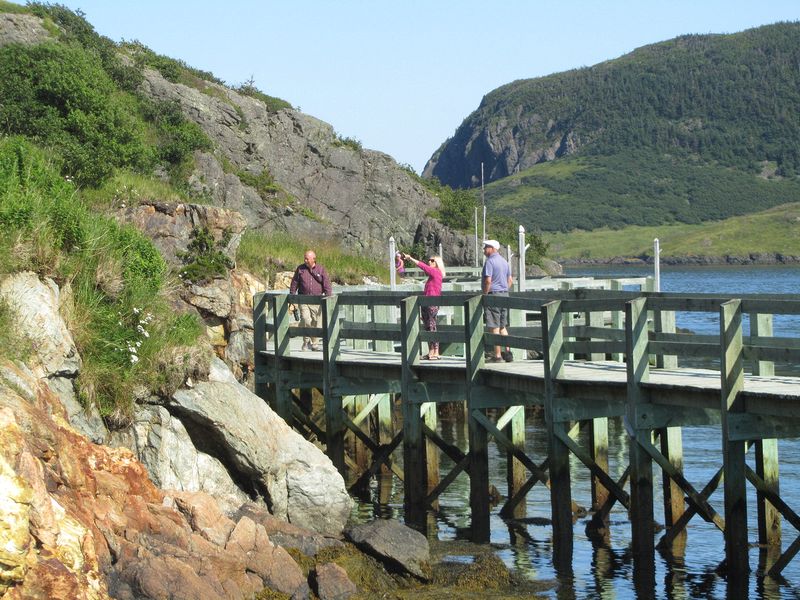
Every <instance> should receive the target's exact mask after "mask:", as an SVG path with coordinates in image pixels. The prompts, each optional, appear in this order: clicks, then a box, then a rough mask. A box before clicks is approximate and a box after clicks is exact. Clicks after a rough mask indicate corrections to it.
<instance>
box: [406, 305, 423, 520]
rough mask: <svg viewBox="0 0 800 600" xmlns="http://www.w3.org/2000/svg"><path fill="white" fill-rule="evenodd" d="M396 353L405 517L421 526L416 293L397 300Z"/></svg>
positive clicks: (420, 417)
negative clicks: (399, 368) (416, 372)
mask: <svg viewBox="0 0 800 600" xmlns="http://www.w3.org/2000/svg"><path fill="white" fill-rule="evenodd" d="M400 328H401V336H400V355H401V358H402V369H401V381H400V386H401V390H402V398H403V474H404V477H405V480H404V481H403V488H404V505H405V512H406V519H408V520H409V521H410V524H411V525H413V526H414V527H416V528H418V529H421V530H424V528H425V525H426V519H425V496H426V495H427V490H428V484H427V470H426V465H425V439H424V435H423V432H422V404H421V402H420V399H419V398H418V394H416V393H415V389H414V387H415V384H416V383H417V378H416V376H415V374H414V370H413V369H414V367H416V366H418V365H419V357H420V353H421V352H420V340H419V296H411V297H410V298H406V299H405V300H403V301H402V302H401V303H400Z"/></svg>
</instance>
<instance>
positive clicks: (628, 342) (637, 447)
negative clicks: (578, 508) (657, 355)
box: [625, 298, 655, 589]
mask: <svg viewBox="0 0 800 600" xmlns="http://www.w3.org/2000/svg"><path fill="white" fill-rule="evenodd" d="M646 307H647V301H646V299H645V298H636V299H634V300H631V301H629V302H627V303H626V304H625V347H626V351H625V353H626V364H625V366H626V370H627V379H628V405H627V409H626V415H625V421H626V428H627V430H628V436H629V442H630V449H629V453H630V468H631V508H630V515H631V530H632V535H631V545H632V548H633V558H634V575H635V576H636V577H637V584H638V585H640V586H641V587H642V589H646V588H647V585H648V582H649V581H650V580H652V581H653V583H655V572H654V570H653V569H654V567H653V552H654V551H655V544H654V534H655V532H654V527H653V464H652V459H651V458H650V455H649V454H648V453H647V451H646V450H645V449H644V448H643V447H642V444H649V443H650V440H651V432H650V430H649V429H641V428H640V427H639V422H638V412H639V408H640V405H641V404H643V403H645V402H647V397H646V394H645V393H644V391H643V390H642V387H641V384H642V383H643V382H646V381H648V379H649V378H650V363H649V356H648V353H647V350H648V343H647V341H648V340H647V336H648V334H647V310H646Z"/></svg>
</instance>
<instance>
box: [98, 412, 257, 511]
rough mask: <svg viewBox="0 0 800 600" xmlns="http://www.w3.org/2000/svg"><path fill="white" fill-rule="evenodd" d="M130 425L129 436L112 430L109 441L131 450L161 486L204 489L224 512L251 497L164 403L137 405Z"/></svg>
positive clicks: (168, 488)
mask: <svg viewBox="0 0 800 600" xmlns="http://www.w3.org/2000/svg"><path fill="white" fill-rule="evenodd" d="M129 429H130V432H131V434H132V435H131V436H130V438H128V437H127V436H121V435H119V434H115V435H114V436H112V438H113V439H112V441H113V442H114V443H115V445H124V446H126V447H129V448H130V449H131V450H133V451H134V453H135V454H136V456H137V457H138V458H139V460H141V461H142V464H143V465H144V466H145V468H146V469H147V472H148V474H149V475H150V478H151V479H152V480H153V483H155V484H156V485H157V486H158V487H160V488H161V489H165V490H181V491H184V492H206V493H208V494H211V495H213V496H214V497H215V498H216V500H217V502H218V503H219V505H220V507H221V509H222V511H223V512H225V513H226V514H233V513H235V512H236V511H237V510H238V509H239V507H240V506H241V505H242V504H244V503H246V502H249V501H250V497H249V496H248V495H247V494H246V493H245V492H244V491H243V490H242V489H241V488H239V486H237V485H236V483H235V482H234V481H233V479H232V478H231V476H230V473H228V471H227V469H226V468H225V465H223V464H222V463H221V462H220V461H219V460H218V459H217V458H215V457H213V456H211V455H209V454H206V453H204V452H200V451H199V450H197V448H195V446H194V444H193V442H192V439H191V437H190V436H189V433H188V432H187V431H186V427H184V425H183V423H181V421H180V420H179V419H177V418H175V417H174V416H172V415H171V414H170V413H169V411H168V410H167V409H166V408H164V407H163V406H149V405H148V406H140V407H137V409H136V411H135V415H134V419H133V423H132V424H131V426H130V428H129Z"/></svg>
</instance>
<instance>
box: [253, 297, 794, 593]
mask: <svg viewBox="0 0 800 600" xmlns="http://www.w3.org/2000/svg"><path fill="white" fill-rule="evenodd" d="M408 294H409V292H408V291H399V292H364V291H358V292H355V293H352V294H346V293H343V294H339V295H337V296H334V297H331V298H324V299H323V298H318V297H308V296H287V295H286V294H277V293H274V294H263V295H258V296H257V297H256V302H255V306H256V308H255V311H254V323H255V338H254V343H255V351H256V355H255V364H256V373H255V375H256V391H257V393H259V394H260V395H261V396H262V397H264V398H265V399H267V400H269V401H270V402H271V404H272V405H273V407H274V408H275V409H276V411H277V412H278V413H279V414H280V415H281V416H282V417H283V418H285V419H286V420H287V421H289V422H291V423H293V424H295V426H297V427H298V429H300V430H303V431H306V432H307V433H313V434H314V435H316V436H317V437H318V438H320V439H323V440H324V442H325V443H326V447H327V451H328V454H329V456H330V457H331V460H332V461H333V462H334V464H335V465H336V466H337V468H339V469H340V470H341V471H342V472H343V473H347V472H348V471H349V472H350V473H351V474H353V475H354V476H355V477H356V478H357V483H361V484H363V483H364V482H365V481H366V480H368V479H369V478H370V477H371V476H373V475H374V474H375V473H377V472H378V471H379V470H384V471H391V472H394V473H395V474H396V475H397V476H398V477H399V478H401V479H402V480H403V484H404V490H405V500H404V502H405V506H406V519H407V520H408V521H410V522H411V523H416V524H417V525H418V526H421V527H422V526H424V522H425V511H426V510H427V509H428V508H430V507H435V506H436V502H437V498H438V497H439V495H440V494H441V493H442V492H443V491H444V490H445V489H446V488H447V486H448V485H450V483H451V482H452V481H453V480H454V479H455V477H456V476H457V475H458V474H459V473H462V472H465V473H467V474H468V475H469V478H470V490H471V491H470V508H471V512H472V533H473V537H474V538H475V539H476V540H485V539H488V534H489V529H488V527H489V514H490V507H489V498H488V488H489V468H490V466H489V464H488V453H487V444H488V443H489V441H490V439H493V440H494V441H495V443H497V444H498V446H500V447H501V448H502V449H503V450H504V451H505V453H506V455H507V456H508V469H507V471H508V490H507V497H508V500H507V502H506V503H505V504H504V506H503V507H502V509H501V515H506V516H510V515H515V514H520V511H524V501H525V497H526V495H527V493H528V492H529V491H530V490H531V489H532V487H533V486H534V485H537V484H542V485H547V486H548V487H549V489H550V497H551V508H552V521H553V542H554V550H553V561H554V563H555V565H556V568H561V569H568V568H569V565H570V564H571V560H572V539H573V531H572V528H573V507H574V504H573V501H572V493H571V485H570V476H571V475H570V460H569V459H570V455H574V456H575V457H577V458H578V460H579V462H580V463H581V464H583V465H584V466H585V467H586V468H587V469H588V470H589V471H590V472H591V475H592V482H593V485H592V509H593V511H594V512H593V517H592V520H591V525H590V528H591V530H592V531H593V532H595V533H596V532H602V531H606V530H607V529H608V523H607V520H608V514H609V511H610V510H611V507H612V506H613V505H614V504H615V503H617V502H619V503H620V504H622V505H623V506H625V507H626V508H628V510H629V512H630V516H631V530H632V536H631V539H632V550H633V556H634V571H635V577H636V578H637V580H639V581H642V582H643V585H644V588H643V589H647V586H648V582H649V581H650V580H651V579H652V578H653V577H654V573H653V570H652V569H653V552H654V551H655V538H656V536H655V522H654V518H653V504H654V500H655V496H654V481H653V470H652V468H653V463H655V464H656V465H657V466H659V467H660V469H661V471H662V474H663V482H662V494H663V497H664V506H665V517H666V519H667V523H666V527H667V529H666V533H665V534H664V535H663V536H662V537H661V540H660V541H659V545H660V546H666V545H669V544H671V543H674V542H675V540H676V539H678V538H679V537H680V536H681V535H683V534H685V527H686V524H687V523H688V522H689V520H690V519H691V518H693V517H694V516H700V517H701V518H703V519H705V520H707V521H709V522H712V523H714V524H715V525H716V526H717V527H718V528H719V529H720V531H721V532H722V537H723V539H724V541H725V556H724V558H725V560H724V564H725V567H726V568H727V572H728V577H729V583H730V585H733V586H734V589H738V588H737V585H746V582H747V573H748V572H749V569H750V566H749V553H748V549H749V546H750V540H749V539H748V530H747V514H746V505H747V502H746V493H747V489H748V488H747V484H750V486H751V488H750V489H753V490H755V493H756V496H757V506H758V523H759V534H758V536H759V537H758V542H759V543H760V544H761V545H762V546H763V547H769V548H772V549H773V550H774V549H775V548H776V547H777V549H778V551H777V552H775V551H773V552H771V553H770V556H771V557H772V558H770V559H769V560H768V563H767V564H764V565H763V566H762V568H763V569H764V570H765V571H768V572H769V573H770V574H771V575H774V576H776V577H777V576H779V574H780V572H781V570H782V569H783V568H785V566H786V565H787V564H788V563H789V561H791V560H792V559H793V558H794V557H795V555H796V554H797V553H798V551H800V536H798V537H797V539H796V540H795V541H794V542H792V543H791V544H790V545H789V546H788V548H786V549H785V551H783V553H782V554H781V552H780V549H781V539H782V538H781V533H782V523H789V524H790V525H791V526H792V527H793V528H794V529H796V530H798V532H800V517H798V515H797V514H796V513H795V512H794V511H793V509H792V508H791V507H790V506H789V504H788V503H787V502H786V500H785V499H784V498H782V497H781V496H780V485H779V475H778V473H779V468H778V453H777V444H776V440H777V439H779V438H787V437H788V438H795V437H800V377H796V376H776V375H775V374H774V373H775V367H774V361H780V362H783V363H787V362H788V363H794V364H798V363H800V339H798V338H785V337H773V336H772V335H771V334H772V321H771V319H772V315H773V314H800V301H799V300H798V299H797V296H774V295H772V296H764V295H760V296H745V297H742V298H729V297H716V296H713V295H708V294H706V295H703V294H694V295H674V294H662V293H653V292H642V291H639V292H621V291H615V290H607V289H601V290H587V289H564V290H537V291H529V292H520V293H516V294H513V293H512V294H511V295H510V296H508V297H496V296H486V297H484V296H476V295H474V292H470V291H462V292H452V293H446V294H444V295H443V296H441V297H436V298H425V297H421V296H419V295H411V296H409V295H408ZM290 303H310V304H319V305H320V306H321V314H322V323H321V325H320V326H318V327H302V326H299V325H296V324H294V323H293V322H292V320H291V318H290V316H289V315H290V314H291V312H290V311H289V305H290ZM434 304H435V305H438V306H440V307H450V308H451V309H452V312H451V314H452V322H451V323H450V324H447V325H443V326H441V327H440V330H439V331H438V332H436V333H431V332H425V331H422V330H421V328H420V323H419V318H418V315H419V310H420V307H421V306H424V305H434ZM487 305H494V306H496V307H500V308H506V309H508V310H509V312H510V325H511V326H510V327H509V333H510V335H508V336H500V335H497V334H492V333H489V332H487V331H486V330H485V328H484V324H483V308H484V306H487ZM684 311H685V312H696V311H705V312H712V313H715V314H717V315H718V318H719V330H720V334H719V336H708V335H703V336H694V335H690V334H685V333H676V330H675V313H676V312H678V313H680V312H684ZM398 313H399V316H398ZM743 314H748V315H749V316H750V331H749V332H748V333H749V335H747V336H745V335H744V332H743V329H742V316H743ZM576 316H579V317H580V319H578V318H576ZM798 333H799V334H800V332H798ZM304 335H305V336H309V335H310V336H318V337H320V338H322V340H323V348H322V351H319V352H313V351H300V350H299V346H300V338H301V337H302V336H304ZM431 340H438V341H440V342H441V343H442V344H443V347H446V348H447V352H446V354H447V355H446V356H443V357H442V359H441V360H440V361H435V362H427V361H424V360H420V357H421V355H422V347H423V344H425V343H426V342H429V341H431ZM496 344H502V345H504V346H507V347H509V348H511V349H512V352H513V354H514V355H515V360H514V361H513V362H504V363H487V362H486V361H485V359H484V351H485V349H487V348H490V347H491V346H492V345H496ZM534 353H535V354H536V355H537V356H539V357H541V358H540V359H538V360H528V359H527V357H528V356H529V355H532V354H534ZM698 358H707V359H709V360H710V361H716V363H718V364H719V365H720V367H719V369H716V370H715V369H711V368H696V367H692V368H688V367H685V366H683V367H679V360H680V361H685V360H686V359H690V360H697V359H698ZM745 364H747V365H748V371H745ZM309 388H319V389H321V390H322V391H323V393H324V397H325V427H324V430H323V429H322V428H321V427H320V426H319V425H317V424H316V423H314V422H313V420H312V418H311V415H310V414H308V411H307V408H308V406H307V405H308V402H307V399H306V402H297V400H298V399H299V398H298V396H302V395H303V393H307V392H303V390H308V389H309ZM298 390H299V391H298ZM398 394H399V396H398ZM395 397H396V398H400V399H401V401H400V402H399V403H396V402H393V400H394V399H395ZM446 402H462V403H465V405H466V414H467V419H468V426H469V436H468V437H469V440H468V448H467V449H466V450H464V449H460V448H456V447H453V446H451V445H449V444H447V443H446V442H445V441H444V440H442V438H441V437H440V436H439V435H438V433H437V431H436V429H437V428H436V424H437V416H436V413H437V409H436V406H437V404H442V403H446ZM394 405H398V406H399V408H400V410H401V412H402V415H401V417H402V430H401V431H398V432H395V431H393V430H392V426H391V423H392V415H391V411H392V406H394ZM529 407H540V408H541V409H542V410H543V413H544V416H545V422H546V425H547V433H546V435H547V447H548V452H547V456H546V457H539V458H534V457H531V456H528V455H527V454H526V453H525V427H524V425H525V422H524V417H525V409H526V408H529ZM609 418H617V419H621V420H622V422H623V424H624V426H625V429H626V431H627V433H628V455H629V461H630V464H629V466H628V469H627V470H626V471H625V475H624V476H623V477H622V479H620V480H614V479H613V478H612V477H611V476H610V475H609V473H608V458H607V457H608V419H609ZM371 421H372V423H373V426H372V427H371V426H370V422H371ZM701 425H702V426H708V425H713V426H716V427H717V428H718V430H719V435H720V462H721V464H722V465H723V466H722V468H721V469H720V472H719V473H717V475H716V476H715V477H713V478H712V479H711V480H710V481H709V482H705V483H704V484H703V485H695V484H693V483H692V482H690V481H688V480H687V479H686V477H685V476H684V474H683V454H682V448H681V434H680V431H681V428H683V427H693V426H701ZM581 428H588V431H589V432H590V435H589V440H590V441H589V444H588V447H582V446H581V445H579V444H578V442H577V439H578V435H577V434H578V432H579V431H580V430H581ZM346 438H348V439H350V440H351V442H350V443H349V446H351V447H353V448H354V450H353V451H352V452H350V453H349V454H348V453H347V452H346V451H345V448H346V447H347V446H348V443H346ZM750 447H754V448H755V451H756V469H755V470H753V469H751V468H750V467H749V466H747V464H746V462H745V460H744V457H745V453H746V452H747V449H748V448H750ZM400 448H402V451H403V469H402V470H401V469H400V468H399V467H398V465H397V464H395V463H394V461H393V460H392V452H393V451H394V450H395V449H400ZM440 453H444V454H446V455H447V456H449V457H450V458H451V459H452V461H453V463H454V464H455V467H454V469H453V470H452V471H451V472H450V473H448V474H446V475H445V476H444V477H441V476H440V473H439V459H438V456H439V454H440ZM720 485H722V486H723V487H724V490H725V494H724V497H725V503H724V504H725V506H724V509H722V510H720V511H718V510H716V508H715V507H713V506H712V505H710V504H709V501H708V499H709V498H710V497H711V494H712V493H713V491H714V490H715V489H716V488H717V487H718V486H720ZM626 487H627V488H628V489H629V491H626V489H625V488H626Z"/></svg>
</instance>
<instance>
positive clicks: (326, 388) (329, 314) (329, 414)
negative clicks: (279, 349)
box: [320, 296, 347, 477]
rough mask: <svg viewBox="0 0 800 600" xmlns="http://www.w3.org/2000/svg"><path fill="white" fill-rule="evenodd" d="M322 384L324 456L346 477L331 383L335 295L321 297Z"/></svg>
mask: <svg viewBox="0 0 800 600" xmlns="http://www.w3.org/2000/svg"><path fill="white" fill-rule="evenodd" d="M320 312H321V313H322V329H323V332H324V333H323V338H322V377H323V379H322V385H323V396H325V436H326V440H327V447H326V451H327V454H328V458H330V459H331V462H332V463H333V465H334V466H335V467H336V468H337V469H338V470H339V472H340V473H341V474H342V476H343V477H346V475H347V473H346V470H345V453H344V433H345V429H346V428H345V425H344V420H343V416H344V414H343V412H342V408H343V407H342V396H341V395H339V394H336V393H335V392H334V391H333V389H332V386H331V382H332V381H333V380H334V379H335V377H336V376H337V374H338V373H337V366H336V358H337V355H338V353H339V327H340V321H339V309H338V306H337V298H336V296H332V297H328V298H324V299H323V300H322V307H321V309H320Z"/></svg>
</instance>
